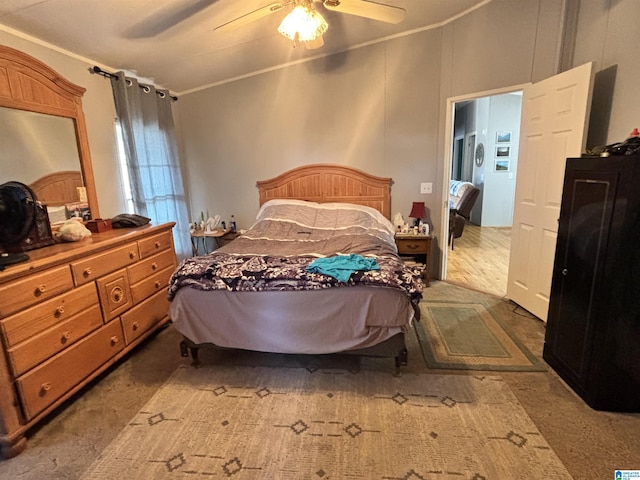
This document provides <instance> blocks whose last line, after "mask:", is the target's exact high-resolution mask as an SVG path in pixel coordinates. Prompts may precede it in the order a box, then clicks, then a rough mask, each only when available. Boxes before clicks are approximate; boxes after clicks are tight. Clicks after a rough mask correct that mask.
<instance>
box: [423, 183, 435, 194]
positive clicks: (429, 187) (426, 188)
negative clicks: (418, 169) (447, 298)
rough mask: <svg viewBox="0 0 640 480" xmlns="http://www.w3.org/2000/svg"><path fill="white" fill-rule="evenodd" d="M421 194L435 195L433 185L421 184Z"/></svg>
mask: <svg viewBox="0 0 640 480" xmlns="http://www.w3.org/2000/svg"><path fill="white" fill-rule="evenodd" d="M420 193H433V183H421V184H420Z"/></svg>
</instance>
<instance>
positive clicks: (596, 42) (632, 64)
mask: <svg viewBox="0 0 640 480" xmlns="http://www.w3.org/2000/svg"><path fill="white" fill-rule="evenodd" d="M639 49H640V2H638V1H637V0H582V1H581V2H580V11H579V15H578V33H577V35H576V45H575V52H574V60H573V63H574V65H576V66H577V65H581V64H583V63H586V62H590V61H593V62H595V70H596V72H598V73H597V74H596V81H595V88H594V98H593V106H592V112H591V113H592V114H591V119H590V124H589V137H588V140H587V146H588V147H593V146H597V145H606V144H610V143H614V142H620V141H622V140H624V139H625V138H627V136H628V135H629V133H630V132H631V130H633V128H634V127H638V128H640V53H639Z"/></svg>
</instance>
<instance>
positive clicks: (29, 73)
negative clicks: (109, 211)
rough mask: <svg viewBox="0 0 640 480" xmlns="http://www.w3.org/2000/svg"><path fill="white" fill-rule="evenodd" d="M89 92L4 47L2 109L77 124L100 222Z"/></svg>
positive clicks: (85, 178) (0, 55) (90, 197)
mask: <svg viewBox="0 0 640 480" xmlns="http://www.w3.org/2000/svg"><path fill="white" fill-rule="evenodd" d="M85 91H86V89H85V88H84V87H81V86H79V85H76V84H74V83H71V82H70V81H69V80H67V79H65V78H64V77H62V76H61V75H60V74H59V73H57V72H56V71H55V70H53V69H52V68H51V67H49V66H48V65H46V64H44V63H42V62H41V61H40V60H38V59H36V58H34V57H32V56H30V55H27V54H26V53H23V52H21V51H19V50H15V49H13V48H10V47H7V46H4V45H0V106H2V107H8V108H15V109H17V110H27V111H31V112H38V113H44V114H48V115H54V116H58V117H67V118H71V119H72V120H73V124H74V128H75V132H76V144H77V147H78V156H79V158H80V171H81V173H82V182H83V184H84V186H85V188H86V190H87V202H88V204H89V209H90V211H91V218H100V212H99V209H98V197H97V194H96V187H95V179H94V176H93V166H92V164H91V154H90V153H89V138H88V135H87V126H86V124H85V119H84V112H83V111H82V96H83V95H84V92H85Z"/></svg>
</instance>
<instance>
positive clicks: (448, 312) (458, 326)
mask: <svg viewBox="0 0 640 480" xmlns="http://www.w3.org/2000/svg"><path fill="white" fill-rule="evenodd" d="M420 308H421V312H422V319H421V321H420V322H416V332H417V334H418V340H419V342H420V346H421V348H422V352H423V354H424V357H425V360H426V362H427V365H428V366H429V368H433V369H457V370H489V371H529V372H532V371H533V372H544V371H546V370H547V368H546V367H545V365H544V364H543V362H542V361H540V360H539V359H538V358H537V357H536V356H535V355H533V354H532V353H531V352H530V351H529V350H528V349H527V348H526V347H525V346H524V345H522V344H521V343H520V342H519V341H518V340H517V339H516V338H515V337H514V336H513V335H512V334H511V333H510V332H509V330H508V329H507V328H506V327H505V326H504V325H503V324H502V323H501V322H500V321H499V320H498V319H497V318H496V317H495V316H494V315H493V314H492V313H491V312H490V311H489V310H488V309H487V307H486V306H485V305H483V304H482V303H452V302H423V303H421V304H420Z"/></svg>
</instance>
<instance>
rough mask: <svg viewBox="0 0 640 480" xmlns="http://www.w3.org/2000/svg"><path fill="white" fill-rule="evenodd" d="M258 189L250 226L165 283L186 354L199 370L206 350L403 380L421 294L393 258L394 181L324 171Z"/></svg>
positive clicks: (414, 273) (311, 169) (308, 169)
mask: <svg viewBox="0 0 640 480" xmlns="http://www.w3.org/2000/svg"><path fill="white" fill-rule="evenodd" d="M257 186H258V190H259V196H260V210H259V212H258V215H257V217H256V222H255V224H254V225H253V226H252V227H251V228H250V229H249V230H248V231H247V232H245V233H243V234H242V235H241V236H239V237H238V238H237V239H235V240H234V241H233V242H231V243H229V244H228V245H225V246H224V247H222V248H220V249H218V250H216V251H214V252H212V253H211V254H208V255H202V256H196V257H191V258H188V259H185V260H184V261H182V262H181V264H180V265H179V266H178V268H177V269H176V271H175V272H174V274H173V275H172V278H171V281H170V285H169V299H170V300H171V308H170V316H171V320H172V322H173V325H174V327H175V328H176V330H178V331H179V332H180V333H181V334H182V335H183V337H184V341H183V342H182V344H181V349H182V354H183V355H184V356H188V354H189V352H190V353H191V356H192V358H193V363H194V365H197V364H198V363H199V361H198V348H199V347H200V346H201V345H203V344H211V345H214V346H216V347H219V348H232V349H244V350H251V351H261V352H272V353H292V354H331V353H348V354H356V355H367V356H383V357H392V358H394V359H395V366H396V372H399V368H400V367H401V366H403V365H406V363H407V350H406V345H405V332H406V329H407V328H408V327H409V326H410V324H411V322H412V321H413V320H414V319H417V318H419V308H418V302H419V301H420V298H421V296H422V288H423V284H422V277H421V272H420V271H419V270H418V269H415V268H413V267H410V266H407V265H405V264H404V263H403V262H402V261H401V260H400V258H399V256H398V254H397V249H396V247H395V243H394V240H393V233H394V228H393V225H392V224H391V222H390V221H389V216H390V189H391V179H389V178H380V177H375V176H372V175H369V174H366V173H365V172H361V171H359V170H356V169H353V168H350V167H346V166H339V165H324V164H323V165H307V166H304V167H299V168H296V169H293V170H290V171H288V172H285V173H284V174H282V175H280V176H278V177H275V178H273V179H270V180H266V181H261V182H258V184H257ZM336 262H337V263H336ZM345 262H346V264H345ZM353 262H355V263H353ZM345 269H346V272H347V274H346V276H343V275H345V274H344V272H345ZM350 269H352V270H350ZM336 272H337V273H336Z"/></svg>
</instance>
